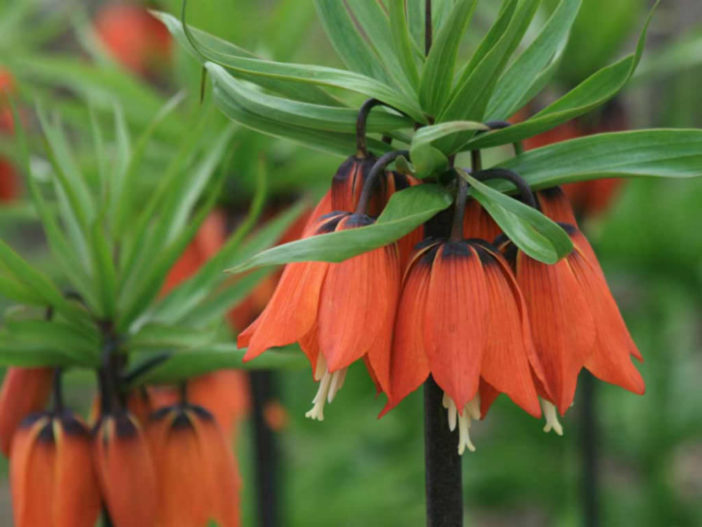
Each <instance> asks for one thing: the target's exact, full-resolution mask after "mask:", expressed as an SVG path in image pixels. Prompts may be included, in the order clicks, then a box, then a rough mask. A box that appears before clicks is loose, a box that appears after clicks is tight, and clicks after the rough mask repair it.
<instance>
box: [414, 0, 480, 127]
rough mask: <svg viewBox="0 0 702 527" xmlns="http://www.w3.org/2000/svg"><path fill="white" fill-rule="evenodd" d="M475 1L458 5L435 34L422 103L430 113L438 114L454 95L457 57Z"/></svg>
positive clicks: (422, 83)
mask: <svg viewBox="0 0 702 527" xmlns="http://www.w3.org/2000/svg"><path fill="white" fill-rule="evenodd" d="M476 3H477V2H476V0H465V1H462V2H457V3H456V4H455V5H454V7H453V10H452V11H451V15H450V17H449V19H448V22H447V23H446V25H445V26H444V27H443V28H441V30H440V31H439V33H438V34H437V35H436V38H435V41H434V44H433V45H432V47H431V50H430V52H429V56H428V57H427V61H426V63H425V65H424V70H423V71H422V78H421V81H420V85H419V100H420V102H421V104H422V108H424V109H425V110H426V111H427V112H428V113H430V114H432V115H435V114H437V113H438V112H439V111H440V110H441V108H443V107H444V105H445V103H446V99H447V98H448V96H449V94H450V93H451V84H452V82H453V74H454V71H455V66H456V54H457V53H458V47H459V46H460V44H461V40H462V39H463V35H464V33H465V32H466V28H467V27H468V24H469V23H470V20H471V18H472V16H473V12H474V11H475V6H476Z"/></svg>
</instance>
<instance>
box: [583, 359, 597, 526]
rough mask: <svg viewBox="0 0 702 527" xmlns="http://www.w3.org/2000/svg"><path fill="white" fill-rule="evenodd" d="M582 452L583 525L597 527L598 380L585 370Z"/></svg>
mask: <svg viewBox="0 0 702 527" xmlns="http://www.w3.org/2000/svg"><path fill="white" fill-rule="evenodd" d="M580 389H581V396H580V452H581V471H582V478H581V500H582V513H583V527H597V526H598V525H599V524H600V518H599V499H598V485H599V470H598V468H599V467H598V459H597V457H598V452H597V443H598V441H599V430H598V426H597V416H596V408H595V407H596V403H597V397H596V395H597V392H596V390H597V383H596V381H595V378H594V377H593V376H592V374H591V373H590V372H583V375H582V378H581V379H580Z"/></svg>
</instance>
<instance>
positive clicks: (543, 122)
mask: <svg viewBox="0 0 702 527" xmlns="http://www.w3.org/2000/svg"><path fill="white" fill-rule="evenodd" d="M652 15H653V11H651V14H650V15H649V17H648V19H647V21H646V24H645V25H644V28H643V31H642V32H641V36H640V37H639V41H638V44H637V47H636V52H635V53H633V54H631V55H628V56H627V57H625V58H623V59H621V60H620V61H618V62H616V63H614V64H612V65H610V66H607V67H606V68H603V69H601V70H600V71H598V72H597V73H595V74H594V75H592V76H591V77H589V78H588V79H586V80H585V81H583V82H582V83H581V84H580V85H579V86H577V87H576V88H574V89H573V90H571V91H570V92H568V93H567V94H566V95H564V96H563V97H561V98H560V99H558V100H557V101H556V102H554V103H553V104H551V105H549V106H547V107H546V108H544V109H543V110H541V111H540V112H539V113H537V114H536V115H534V116H533V117H531V118H530V119H528V120H527V121H524V122H523V123H518V124H515V125H513V126H510V127H509V128H504V129H502V130H495V131H493V132H489V133H487V134H483V135H480V136H479V137H475V138H473V139H471V140H470V141H468V142H467V143H466V145H464V147H463V148H465V149H471V150H472V149H476V148H487V147H491V146H499V145H503V144H507V143H514V142H516V141H521V140H522V139H525V138H527V137H531V136H533V135H536V134H539V133H541V132H545V131H546V130H549V129H551V128H553V127H555V126H557V125H559V124H561V123H564V122H566V121H569V120H571V119H573V118H575V117H578V116H579V115H582V114H584V113H587V112H589V111H590V110H592V109H594V108H597V107H598V106H600V105H602V104H604V103H605V102H606V101H608V100H609V99H611V98H612V97H614V96H615V95H616V94H617V93H619V91H620V90H621V89H622V88H623V87H624V86H625V85H626V83H627V82H628V81H629V79H630V78H631V76H632V74H633V73H634V70H635V69H636V65H637V64H638V63H639V59H640V58H641V54H642V53H643V50H644V46H645V44H646V31H647V29H648V25H649V23H650V21H651V16H652Z"/></svg>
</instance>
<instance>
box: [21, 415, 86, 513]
mask: <svg viewBox="0 0 702 527" xmlns="http://www.w3.org/2000/svg"><path fill="white" fill-rule="evenodd" d="M10 481H11V486H12V507H13V511H14V516H15V525H16V526H17V527H36V526H39V525H42V526H50V527H93V526H94V525H95V522H96V521H97V518H98V515H99V513H100V493H99V490H98V482H97V475H96V473H95V469H94V466H93V459H92V450H91V434H90V431H89V430H88V428H87V426H86V425H85V424H84V423H83V422H82V421H81V420H80V419H79V418H77V417H76V416H74V415H73V414H72V413H70V412H68V411H63V412H61V413H60V414H52V413H35V414H32V415H30V416H29V417H27V418H26V419H25V420H24V421H23V422H22V424H21V425H20V427H19V429H18V430H17V433H16V434H15V436H14V439H13V444H12V458H11V459H10Z"/></svg>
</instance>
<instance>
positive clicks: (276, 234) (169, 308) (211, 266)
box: [154, 186, 303, 321]
mask: <svg viewBox="0 0 702 527" xmlns="http://www.w3.org/2000/svg"><path fill="white" fill-rule="evenodd" d="M259 189H260V193H259V194H258V199H254V202H253V204H252V207H251V209H250V211H249V215H248V217H247V220H245V221H244V223H242V225H241V226H240V227H239V228H238V229H237V231H236V232H235V233H234V234H233V235H232V236H230V237H229V239H228V240H227V242H226V243H225V244H224V246H223V247H222V248H221V249H220V250H219V252H218V253H217V254H216V255H215V256H214V257H212V258H210V260H208V261H207V262H206V263H205V264H204V265H203V266H202V267H201V268H200V269H199V270H198V272H197V273H195V275H194V276H192V277H191V278H190V279H189V280H186V281H185V282H183V283H182V284H180V285H179V286H178V287H176V288H175V289H174V290H173V291H172V292H171V293H170V294H169V295H168V296H167V297H165V298H164V299H163V300H162V301H161V303H160V304H159V305H158V306H157V308H156V310H155V312H154V320H160V321H178V320H183V319H184V318H185V317H188V315H189V313H190V312H191V311H192V310H193V309H195V308H196V306H197V305H198V304H199V302H201V301H204V300H206V299H207V296H208V295H209V294H210V293H211V292H212V289H213V288H214V287H215V286H217V285H218V284H221V283H222V281H224V280H225V279H226V278H229V277H228V276H227V275H226V274H224V272H223V271H224V269H226V268H228V267H232V266H234V265H236V264H237V263H239V262H242V261H244V259H246V258H248V257H250V256H252V255H253V254H255V253H256V252H258V251H262V250H264V249H266V248H268V247H270V246H271V245H273V244H275V243H276V242H277V241H278V240H279V239H280V237H281V236H282V235H283V234H284V233H285V230H286V229H287V228H288V227H289V226H290V224H291V223H292V222H293V221H294V220H295V219H296V218H298V217H299V216H300V214H301V213H302V210H303V203H299V204H298V205H297V206H294V207H291V208H290V209H288V210H287V211H285V212H284V213H282V214H280V215H279V216H278V217H276V218H275V219H274V220H272V221H270V222H269V223H268V224H266V226H264V227H263V228H262V229H260V231H259V232H257V233H256V234H255V235H254V236H253V237H252V238H251V239H250V240H248V242H246V243H242V241H243V238H244V236H245V235H246V234H247V233H248V231H249V230H250V228H251V227H252V226H253V224H254V222H255V221H256V219H257V218H258V216H259V214H260V206H261V204H262V203H263V199H262V197H263V196H264V195H265V192H263V187H262V186H259ZM231 287H232V288H233V287H235V286H231ZM219 297H220V298H219V300H220V302H221V301H222V300H223V299H224V298H226V296H223V295H219ZM224 307H225V308H226V307H230V306H224ZM223 313H224V312H223V311H222V312H221V313H220V315H221V314H223Z"/></svg>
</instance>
